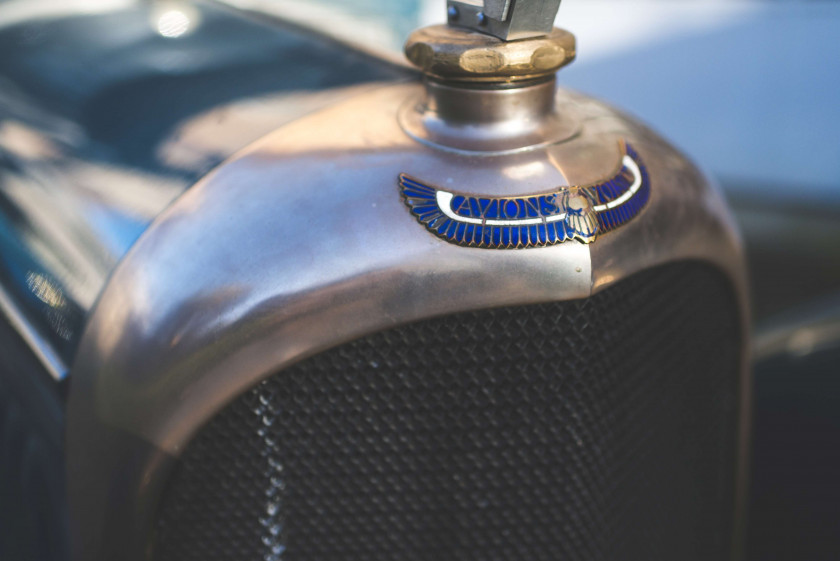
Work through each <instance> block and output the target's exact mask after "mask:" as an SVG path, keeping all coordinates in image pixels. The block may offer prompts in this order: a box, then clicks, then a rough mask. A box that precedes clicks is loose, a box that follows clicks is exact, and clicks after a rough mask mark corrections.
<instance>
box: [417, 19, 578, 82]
mask: <svg viewBox="0 0 840 561" xmlns="http://www.w3.org/2000/svg"><path fill="white" fill-rule="evenodd" d="M405 54H406V56H407V57H408V60H409V61H411V62H412V64H414V65H415V66H417V67H419V68H420V69H421V70H423V72H424V73H426V74H427V75H429V76H431V77H433V78H439V79H441V80H447V81H450V80H451V81H459V82H486V83H504V82H521V81H526V80H536V79H540V78H546V77H548V76H551V75H553V74H554V73H555V72H557V70H559V69H560V68H562V67H563V66H566V65H567V64H569V63H570V62H572V61H573V60H574V59H575V55H576V42H575V36H574V35H572V34H571V33H569V32H568V31H565V30H563V29H558V28H554V29H553V30H552V31H551V33H549V34H548V35H545V36H543V37H536V38H531V39H523V40H520V41H502V40H501V39H497V38H496V37H491V36H489V35H485V34H483V33H477V32H474V31H468V30H465V29H459V28H455V27H450V26H447V25H435V26H431V27H425V28H423V29H419V30H417V31H415V32H414V33H412V34H411V36H410V37H409V38H408V41H407V42H406V44H405Z"/></svg>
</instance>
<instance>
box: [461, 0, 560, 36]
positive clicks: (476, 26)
mask: <svg viewBox="0 0 840 561" xmlns="http://www.w3.org/2000/svg"><path fill="white" fill-rule="evenodd" d="M560 1H561V0H447V7H448V21H449V25H452V26H456V27H465V28H467V29H470V30H472V31H478V32H479V33H485V34H487V35H492V36H494V37H498V38H499V39H501V40H502V41H517V40H519V39H530V38H534V37H542V36H544V35H547V34H548V33H549V32H550V31H551V30H552V28H553V27H554V20H555V18H556V17H557V11H558V10H559V9H560Z"/></svg>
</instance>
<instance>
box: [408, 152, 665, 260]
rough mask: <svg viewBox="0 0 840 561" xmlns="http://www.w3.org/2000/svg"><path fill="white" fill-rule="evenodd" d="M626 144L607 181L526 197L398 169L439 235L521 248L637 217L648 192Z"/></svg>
mask: <svg viewBox="0 0 840 561" xmlns="http://www.w3.org/2000/svg"><path fill="white" fill-rule="evenodd" d="M621 145H622V156H621V164H620V166H619V171H618V172H616V173H615V174H614V175H613V176H611V177H610V178H609V179H607V180H606V181H602V182H600V183H598V184H595V185H590V186H585V187H568V188H562V189H560V190H554V191H550V192H548V193H542V194H538V195H529V196H525V197H483V196H481V195H472V194H465V193H456V192H452V191H447V190H445V189H441V188H437V187H431V186H429V185H426V184H425V183H423V182H421V181H420V180H418V179H415V178H413V177H410V176H407V175H405V174H400V186H401V189H402V195H403V198H404V200H405V202H406V204H407V205H408V207H409V208H410V209H411V212H412V214H414V216H415V217H416V218H417V220H418V221H419V222H420V223H421V224H423V225H424V226H426V228H427V229H428V230H429V231H430V232H432V233H433V234H435V235H437V236H438V237H440V238H442V239H445V240H447V241H450V242H452V243H456V244H458V245H464V246H468V247H485V248H491V249H521V248H529V247H545V246H548V245H554V244H556V243H562V242H564V241H567V240H573V239H577V240H579V241H581V242H583V243H592V242H593V241H595V239H596V237H597V235H598V233H599V232H608V231H610V230H613V229H615V228H618V227H619V226H621V225H623V224H625V223H626V222H628V221H630V220H631V219H632V218H634V217H635V216H636V215H637V214H638V213H639V212H641V210H642V208H644V206H645V204H646V203H647V201H648V199H649V197H650V179H649V177H648V174H647V170H646V169H645V166H644V165H643V164H642V163H641V161H640V159H639V156H638V155H637V154H636V152H635V151H634V150H633V149H632V148H630V147H629V146H626V145H625V143H623V142H622V143H621Z"/></svg>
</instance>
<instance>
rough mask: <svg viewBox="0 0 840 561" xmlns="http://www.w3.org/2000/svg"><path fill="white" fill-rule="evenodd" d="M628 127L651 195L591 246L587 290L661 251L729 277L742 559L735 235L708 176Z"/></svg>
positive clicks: (745, 398)
mask: <svg viewBox="0 0 840 561" xmlns="http://www.w3.org/2000/svg"><path fill="white" fill-rule="evenodd" d="M631 122H632V121H631ZM632 128H633V129H634V134H636V135H638V136H639V137H640V139H643V140H639V141H637V143H638V144H639V148H640V150H642V151H644V152H645V153H649V152H653V153H656V154H658V155H659V157H657V159H656V161H655V164H654V166H653V167H652V168H651V178H652V179H651V181H652V197H653V201H652V204H649V205H648V208H646V209H645V210H644V211H643V213H642V215H641V216H643V217H644V219H642V220H634V221H631V222H630V223H628V224H627V225H626V226H624V227H623V235H622V236H604V237H603V238H601V239H600V240H599V243H596V244H593V245H592V271H593V277H592V282H593V293H595V292H599V291H601V290H604V289H605V288H607V287H608V286H610V285H612V284H614V283H615V282H617V281H618V280H620V279H622V278H625V277H627V276H628V275H630V274H632V273H634V272H638V271H640V270H642V269H646V268H649V267H654V266H657V265H660V264H663V263H665V262H666V261H668V260H669V259H670V258H669V256H672V257H673V256H680V257H681V258H682V259H692V260H698V261H705V262H707V263H711V264H713V265H715V266H716V267H718V268H719V269H721V270H722V271H724V272H725V273H726V275H727V277H728V278H729V279H730V281H731V282H732V286H733V289H734V292H735V296H736V298H737V301H738V303H739V305H740V321H741V349H742V350H741V356H740V365H741V367H740V372H741V377H740V381H739V394H740V395H739V406H738V411H739V427H738V430H739V434H738V463H737V466H736V473H735V474H733V476H734V477H735V481H736V490H737V494H736V504H735V505H734V510H735V518H734V520H735V522H736V528H735V530H734V536H735V541H734V543H733V552H732V559H736V560H737V559H742V558H743V557H744V553H745V552H744V548H745V540H746V521H747V510H748V504H747V501H748V499H749V497H748V494H749V469H750V452H749V451H750V449H751V431H752V388H753V377H752V369H751V360H750V358H751V344H750V339H751V337H750V335H751V321H750V319H751V309H750V298H749V279H748V274H747V268H746V257H745V255H744V245H743V241H742V239H741V236H740V233H739V232H738V228H737V226H736V223H735V219H734V216H733V215H732V213H731V212H730V210H729V208H728V206H727V204H726V201H725V199H724V197H723V193H722V191H721V189H720V187H719V185H718V184H717V182H716V181H714V180H713V179H712V178H711V175H710V174H709V173H708V172H705V171H704V170H701V169H700V168H698V167H697V166H696V165H695V164H694V163H692V162H691V161H690V160H689V159H688V158H687V157H686V156H684V155H683V154H681V153H680V152H678V151H677V150H676V149H674V148H673V147H672V146H671V145H669V144H668V143H667V142H665V141H664V140H662V139H661V138H660V137H658V136H657V135H655V134H654V133H652V132H651V131H650V130H649V129H647V128H646V127H644V126H641V125H638V124H635V123H634V124H633V125H632ZM649 167H651V166H649ZM672 257H671V258H672Z"/></svg>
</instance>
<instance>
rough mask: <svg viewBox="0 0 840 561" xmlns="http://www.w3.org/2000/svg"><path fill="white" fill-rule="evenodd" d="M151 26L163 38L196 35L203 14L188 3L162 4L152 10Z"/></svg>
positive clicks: (156, 4) (170, 2)
mask: <svg viewBox="0 0 840 561" xmlns="http://www.w3.org/2000/svg"><path fill="white" fill-rule="evenodd" d="M151 24H152V26H153V28H154V30H155V31H157V33H158V34H160V36H161V37H166V38H167V39H177V38H179V37H184V36H186V35H190V34H192V33H195V32H196V31H197V30H198V28H199V27H200V25H201V12H200V11H199V10H197V9H196V8H195V7H193V6H192V5H191V4H190V3H188V2H173V1H169V2H160V3H155V4H154V5H153V7H152V9H151Z"/></svg>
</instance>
